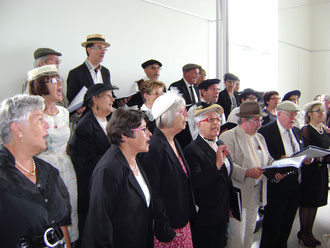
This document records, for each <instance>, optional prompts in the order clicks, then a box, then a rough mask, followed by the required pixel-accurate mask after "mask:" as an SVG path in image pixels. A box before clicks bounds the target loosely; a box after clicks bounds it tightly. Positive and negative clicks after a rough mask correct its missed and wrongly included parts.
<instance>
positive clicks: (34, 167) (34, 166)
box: [15, 158, 36, 176]
mask: <svg viewBox="0 0 330 248" xmlns="http://www.w3.org/2000/svg"><path fill="white" fill-rule="evenodd" d="M32 163H33V170H32V171H28V170H27V169H26V168H25V167H23V166H22V165H21V164H20V163H18V162H17V160H15V164H16V165H17V166H18V167H19V168H21V169H22V170H23V171H25V172H26V173H28V174H29V175H31V176H34V175H35V174H36V163H35V162H34V159H33V158H32Z"/></svg>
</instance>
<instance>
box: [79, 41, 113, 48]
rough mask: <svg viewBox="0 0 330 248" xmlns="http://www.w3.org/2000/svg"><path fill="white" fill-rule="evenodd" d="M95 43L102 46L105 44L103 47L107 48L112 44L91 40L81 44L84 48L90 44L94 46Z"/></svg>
mask: <svg viewBox="0 0 330 248" xmlns="http://www.w3.org/2000/svg"><path fill="white" fill-rule="evenodd" d="M94 43H101V44H103V45H105V47H109V46H110V43H108V42H105V41H100V40H94V41H93V40H90V41H85V42H83V43H81V46H82V47H86V46H87V45H89V44H94Z"/></svg>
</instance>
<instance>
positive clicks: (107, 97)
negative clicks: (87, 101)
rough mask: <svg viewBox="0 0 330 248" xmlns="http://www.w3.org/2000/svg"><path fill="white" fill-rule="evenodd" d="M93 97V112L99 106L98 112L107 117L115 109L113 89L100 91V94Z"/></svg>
mask: <svg viewBox="0 0 330 248" xmlns="http://www.w3.org/2000/svg"><path fill="white" fill-rule="evenodd" d="M92 99H93V107H92V110H93V112H94V111H95V108H96V107H97V109H98V110H97V111H98V113H100V114H101V115H102V116H104V117H106V116H108V115H109V114H110V113H111V112H112V111H113V108H112V104H113V102H114V99H113V97H112V92H111V90H106V91H104V92H102V93H100V94H99V95H98V96H93V98H92Z"/></svg>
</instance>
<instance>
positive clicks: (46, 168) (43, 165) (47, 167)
mask: <svg viewBox="0 0 330 248" xmlns="http://www.w3.org/2000/svg"><path fill="white" fill-rule="evenodd" d="M33 159H34V161H35V163H36V164H37V166H38V171H39V173H42V174H50V175H52V176H55V177H57V176H58V175H59V171H58V169H56V168H55V167H53V166H52V165H51V164H49V163H48V162H46V161H45V160H43V159H41V158H38V157H33Z"/></svg>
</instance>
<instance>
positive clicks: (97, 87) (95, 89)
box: [83, 84, 118, 106]
mask: <svg viewBox="0 0 330 248" xmlns="http://www.w3.org/2000/svg"><path fill="white" fill-rule="evenodd" d="M114 89H118V87H116V86H115V87H112V86H109V85H106V84H94V85H92V86H91V87H89V88H88V90H87V92H86V94H85V96H84V104H83V106H86V105H87V104H88V102H89V100H90V99H92V97H93V96H97V95H98V94H101V93H102V92H104V91H107V90H114Z"/></svg>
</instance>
